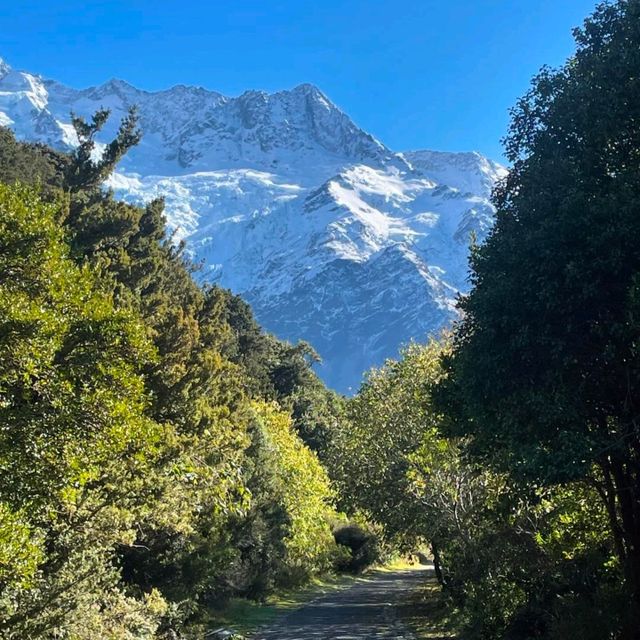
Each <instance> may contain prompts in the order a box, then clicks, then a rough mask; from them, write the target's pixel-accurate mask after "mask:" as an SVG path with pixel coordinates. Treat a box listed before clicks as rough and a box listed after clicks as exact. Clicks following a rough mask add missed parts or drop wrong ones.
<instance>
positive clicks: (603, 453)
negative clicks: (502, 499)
mask: <svg viewBox="0 0 640 640" xmlns="http://www.w3.org/2000/svg"><path fill="white" fill-rule="evenodd" d="M575 38H576V42H577V51H576V54H575V56H573V57H572V58H571V59H570V60H569V61H568V62H567V63H566V64H565V65H564V67H562V68H561V69H559V70H556V71H553V70H550V69H547V68H545V69H543V70H542V71H541V73H540V74H539V75H538V76H537V77H536V78H535V79H534V81H533V84H532V88H531V90H530V91H529V92H528V93H527V94H526V95H525V96H524V98H522V99H521V100H520V101H519V102H518V104H517V106H516V107H515V109H514V110H513V112H512V122H511V127H510V130H509V135H508V136H507V138H506V152H507V156H508V158H509V160H510V161H511V162H512V163H513V167H512V170H511V171H510V173H509V176H508V177H507V179H506V180H505V182H504V183H503V184H502V185H501V186H499V188H498V189H497V190H496V193H495V196H494V198H495V203H496V206H497V216H496V225H495V228H494V230H493V231H492V233H491V234H490V236H489V238H488V240H487V242H486V243H485V244H484V245H483V246H481V247H479V248H477V249H475V250H474V253H473V256H472V261H471V267H472V274H471V281H472V285H473V288H472V291H471V293H470V294H469V296H468V297H466V298H464V299H462V300H461V303H460V308H461V310H462V311H463V313H464V318H463V320H462V321H461V322H460V324H459V325H458V327H457V330H456V333H455V339H454V350H453V354H452V355H451V356H450V357H446V358H445V361H444V366H445V371H446V373H447V376H448V377H447V379H446V380H445V381H444V383H443V384H442V385H441V388H440V391H439V393H438V397H439V402H440V404H439V406H440V409H441V410H442V411H443V412H445V413H447V414H448V415H449V416H450V418H449V432H450V433H452V434H456V435H464V436H469V437H471V439H472V440H471V446H472V450H473V452H474V454H475V455H476V456H477V457H478V459H480V460H483V461H485V462H487V463H489V464H491V465H492V466H493V467H494V468H497V469H499V470H501V471H506V472H508V473H509V474H511V475H512V476H513V477H517V478H520V479H521V480H526V481H530V482H537V483H543V484H552V483H557V482H569V481H571V480H575V479H586V480H587V481H588V482H590V483H592V484H593V485H594V486H595V487H597V490H598V492H599V494H600V495H601V497H602V501H603V505H604V508H606V511H607V514H608V517H609V522H610V529H611V535H612V538H613V539H614V540H615V543H616V549H617V553H618V557H619V561H620V563H621V565H622V566H623V567H624V572H625V576H626V584H627V588H628V593H629V595H630V601H631V603H632V604H631V607H630V609H631V611H630V613H629V622H628V630H627V632H626V637H629V638H637V637H639V636H638V629H640V253H639V252H638V238H640V215H638V202H640V180H639V179H638V176H639V175H640V128H639V125H638V123H639V122H640V83H638V77H639V75H640V2H639V1H638V0H618V1H617V2H613V3H604V4H601V5H600V6H599V7H598V8H597V10H596V11H595V13H594V14H593V15H592V16H591V17H590V18H588V19H587V20H586V21H585V23H584V26H583V28H581V29H577V30H576V31H575Z"/></svg>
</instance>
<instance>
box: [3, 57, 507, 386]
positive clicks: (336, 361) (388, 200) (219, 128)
mask: <svg viewBox="0 0 640 640" xmlns="http://www.w3.org/2000/svg"><path fill="white" fill-rule="evenodd" d="M133 104H135V105H138V107H139V113H140V124H141V128H142V130H143V134H144V136H143V140H142V142H141V144H140V145H139V146H138V147H137V148H136V149H134V150H132V151H131V152H130V153H129V154H128V156H127V157H126V158H125V159H124V160H123V161H122V163H121V164H120V166H119V167H118V172H117V173H116V174H115V175H114V176H113V177H112V178H111V179H110V181H109V186H110V187H111V188H113V189H114V190H115V191H116V192H117V193H118V194H119V195H121V196H122V197H124V198H126V199H129V200H132V201H147V200H150V199H152V198H154V197H157V196H164V197H165V199H166V203H167V215H168V219H169V224H170V226H171V227H172V228H174V229H176V237H178V238H184V239H185V240H186V241H187V246H188V247H189V249H190V251H191V252H192V253H193V255H194V256H195V257H197V258H199V259H203V260H204V263H205V269H204V271H203V275H204V277H205V278H206V279H208V280H209V281H215V282H218V283H220V284H221V285H222V286H225V287H228V288H230V289H231V290H233V291H234V292H236V293H240V294H241V295H242V296H243V297H244V298H245V299H247V300H248V301H249V302H250V303H251V305H252V306H253V309H254V311H255V313H256V316H257V318H258V320H259V321H260V322H261V323H262V324H263V325H264V326H265V327H266V328H267V329H269V330H270V331H272V332H274V333H275V334H276V335H278V336H280V337H282V338H286V339H289V340H291V341H297V340H298V339H304V340H307V341H308V342H310V343H311V344H312V345H313V346H314V348H315V349H316V350H317V351H318V352H319V354H320V356H321V357H322V359H323V364H322V365H321V366H320V368H319V370H318V371H319V373H320V375H321V376H322V377H323V378H324V379H325V380H326V382H327V383H328V384H329V385H330V386H332V387H334V388H336V389H339V390H341V391H348V390H349V388H356V387H357V385H358V384H359V382H360V380H361V376H362V373H363V371H365V370H366V369H368V368H369V367H370V366H372V365H377V364H380V363H381V362H382V361H383V360H384V359H385V358H387V357H392V356H395V355H396V354H397V350H398V347H399V346H400V345H401V344H403V343H406V342H407V341H409V340H410V339H412V338H416V339H424V338H425V337H426V335H427V334H428V333H430V332H437V331H438V330H439V329H440V328H441V327H442V326H443V325H445V324H447V323H448V322H450V321H451V320H452V319H453V318H454V317H455V309H454V300H455V297H456V295H457V294H458V293H459V292H461V291H464V290H465V289H466V287H467V282H466V273H467V254H468V245H469V239H470V236H471V234H472V233H473V234H475V235H476V236H477V237H479V238H482V237H483V236H484V235H485V234H486V232H487V231H488V230H489V228H490V227H491V224H492V220H493V209H492V206H491V204H490V202H489V195H490V191H491V188H492V186H493V184H494V182H495V181H496V179H498V178H500V177H501V176H502V175H504V173H505V169H504V168H502V167H501V166H500V165H498V164H496V163H494V162H492V161H490V160H488V159H486V158H484V157H482V156H481V155H479V154H477V153H445V152H435V151H410V152H405V153H396V152H394V151H391V150H390V149H388V148H387V147H386V146H385V145H384V144H382V143H381V142H379V141H378V140H376V139H375V138H374V137H373V136H371V135H370V134H368V133H366V132H365V131H363V130H362V129H360V128H359V127H358V126H357V125H356V124H354V123H353V121H352V120H351V119H350V118H349V117H348V116H347V115H346V114H344V113H343V112H342V111H340V109H338V108H337V107H336V106H335V105H334V104H333V103H332V102H331V101H330V100H329V99H328V98H327V97H326V96H325V95H324V94H323V93H322V92H321V91H319V90H318V89H317V88H316V87H314V86H312V85H308V84H304V85H300V86H298V87H296V88H294V89H292V90H290V91H281V92H278V93H273V94H267V93H265V92H261V91H247V92H246V93H243V94H242V95H241V96H239V97H237V98H230V97H226V96H223V95H221V94H219V93H215V92H212V91H208V90H205V89H202V88H198V87H186V86H182V85H180V86H176V87H173V88H171V89H168V90H166V91H159V92H154V93H151V92H147V91H142V90H139V89H136V88H135V87H133V86H131V85H129V84H127V83H126V82H123V81H121V80H110V81H109V82H107V83H105V84H103V85H100V86H98V87H92V88H89V89H84V90H76V89H72V88H69V87H66V86H64V85H62V84H60V83H58V82H55V81H53V80H47V79H44V78H42V77H40V76H37V75H33V74H30V73H26V72H19V71H15V70H12V69H11V68H10V67H9V66H8V65H7V64H5V63H4V62H2V61H1V60H0V125H4V126H8V127H11V128H12V129H13V130H14V131H15V132H16V135H17V136H18V137H19V138H21V139H25V140H32V141H35V140H37V141H41V142H45V143H47V144H49V145H52V146H54V147H57V148H70V147H72V146H73V145H74V144H76V143H77V140H76V138H75V134H74V132H73V128H72V127H71V125H70V113H71V111H73V112H75V113H78V114H81V115H85V116H88V115H91V114H92V113H93V112H95V111H96V110H97V109H98V108H100V107H107V108H109V109H111V111H112V114H113V117H112V119H111V121H110V124H109V127H107V128H106V130H105V132H104V135H103V137H102V140H105V141H106V140H108V139H110V138H111V136H113V134H114V133H115V130H116V128H117V125H118V123H119V120H120V117H121V116H123V115H124V114H125V113H126V110H127V109H128V107H129V106H130V105H133Z"/></svg>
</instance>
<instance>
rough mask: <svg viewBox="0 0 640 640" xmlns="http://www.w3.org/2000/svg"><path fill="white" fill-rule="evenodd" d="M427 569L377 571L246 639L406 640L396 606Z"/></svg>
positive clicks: (405, 633)
mask: <svg viewBox="0 0 640 640" xmlns="http://www.w3.org/2000/svg"><path fill="white" fill-rule="evenodd" d="M425 569H426V568H417V569H410V570H404V571H377V572H374V573H372V574H370V575H368V576H366V577H364V578H362V579H360V580H358V581H357V582H356V583H355V584H354V585H353V586H351V587H349V588H348V589H344V590H342V591H336V592H334V593H332V594H329V595H326V596H323V597H321V598H318V599H317V600H314V601H313V602H310V603H309V604H307V605H305V606H304V607H302V608H300V609H297V610H296V611H293V612H292V613H290V614H288V615H286V616H284V617H283V618H281V619H280V620H277V621H276V622H274V623H272V624H271V625H270V626H269V627H267V628H265V629H262V630H260V631H259V632H257V633H255V634H254V635H253V636H251V638H252V640H380V639H384V640H410V639H411V638H412V635H411V633H410V632H409V631H408V630H407V629H405V628H404V626H403V625H402V623H401V622H400V621H399V620H398V619H397V617H396V612H395V605H397V604H401V603H402V602H403V601H404V600H406V599H407V598H408V597H409V595H410V594H411V592H413V591H414V590H415V589H417V588H418V587H419V586H420V584H422V583H424V581H425V579H426V578H427V572H426V571H425Z"/></svg>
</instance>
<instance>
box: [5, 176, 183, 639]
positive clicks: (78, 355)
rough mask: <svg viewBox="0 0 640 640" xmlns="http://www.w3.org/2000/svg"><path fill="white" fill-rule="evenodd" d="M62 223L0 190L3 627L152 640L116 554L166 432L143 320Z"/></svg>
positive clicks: (145, 499)
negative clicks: (101, 281) (152, 410)
mask: <svg viewBox="0 0 640 640" xmlns="http://www.w3.org/2000/svg"><path fill="white" fill-rule="evenodd" d="M57 218H58V212H57V211H56V208H55V207H54V206H53V205H45V204H44V203H42V201H41V200H40V199H39V197H38V195H37V193H36V192H35V191H34V190H32V189H29V188H25V187H7V186H5V185H0V318H1V320H0V496H1V502H0V634H2V636H3V637H7V638H23V637H51V634H54V633H64V634H68V635H69V637H74V638H78V639H81V638H90V637H97V636H103V637H104V636H105V635H108V631H107V630H108V629H110V630H111V631H112V632H113V634H114V636H115V635H117V634H121V637H126V636H125V634H126V633H128V632H129V631H130V630H132V629H134V628H138V629H139V630H140V636H139V637H142V638H150V637H152V634H153V632H154V630H155V628H156V627H157V622H158V620H157V616H156V615H155V614H153V613H152V612H150V611H148V612H147V613H149V616H147V615H146V614H145V610H146V608H147V607H146V605H145V604H144V602H143V601H137V600H135V599H131V598H129V597H128V596H127V595H126V594H125V593H124V591H123V590H121V589H120V588H119V585H118V571H117V569H116V568H115V566H114V564H113V563H114V557H115V554H114V549H115V548H116V547H117V546H118V545H127V544H130V543H131V541H132V540H133V539H134V536H135V531H134V524H135V522H136V520H138V519H139V518H140V515H141V513H142V512H143V511H144V510H145V509H146V508H148V506H149V505H151V504H153V497H152V496H153V493H154V490H155V484H156V482H155V475H154V469H155V468H156V465H157V462H158V460H159V459H161V458H162V456H163V455H164V452H165V446H166V443H167V442H170V441H171V440H172V429H171V428H170V426H168V425H160V424H158V423H157V422H155V421H153V420H152V419H150V418H149V417H148V415H147V406H148V400H147V394H146V392H145V388H144V378H143V376H142V368H143V367H144V365H145V363H148V362H150V361H152V360H153V359H154V357H155V354H154V350H153V347H152V345H151V344H150V343H149V341H148V340H147V338H146V336H145V331H144V327H143V326H142V324H141V323H140V322H139V319H138V318H137V317H136V316H135V314H131V313H129V312H127V311H125V310H117V309H115V307H114V305H113V302H112V300H111V298H110V296H109V295H107V294H105V293H103V292H101V291H100V290H99V288H98V287H96V282H95V279H94V276H93V274H92V273H91V271H90V270H89V269H87V268H81V267H78V266H77V265H75V264H74V262H73V260H71V258H70V256H69V250H68V246H67V245H66V244H65V242H64V239H63V233H62V230H61V228H60V226H59V224H58V222H57ZM152 600H153V602H154V605H153V606H155V605H156V604H157V605H158V607H159V609H156V613H157V612H158V611H161V610H162V609H163V606H164V604H163V603H164V601H163V600H162V598H155V596H153V598H152ZM150 602H151V601H150ZM112 615H113V616H114V617H111V616H112ZM143 628H144V631H143Z"/></svg>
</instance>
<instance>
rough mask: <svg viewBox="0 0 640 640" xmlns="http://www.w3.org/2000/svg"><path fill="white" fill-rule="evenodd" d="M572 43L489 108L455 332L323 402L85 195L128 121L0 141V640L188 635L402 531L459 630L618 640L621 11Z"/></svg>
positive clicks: (627, 345) (120, 214) (639, 523)
mask: <svg viewBox="0 0 640 640" xmlns="http://www.w3.org/2000/svg"><path fill="white" fill-rule="evenodd" d="M575 36H576V41H577V52H576V54H575V56H573V57H572V58H571V59H570V60H569V61H568V62H567V63H566V64H565V66H563V67H562V68H561V69H558V70H551V69H543V71H542V72H541V73H540V74H539V75H538V77H536V78H535V79H534V81H533V83H532V87H531V90H530V91H529V92H528V94H527V95H526V96H525V97H524V98H523V99H522V100H521V101H520V102H519V103H518V105H517V106H516V107H515V109H514V110H513V114H512V124H511V128H510V131H509V134H508V136H507V138H506V151H507V155H508V158H509V160H510V162H511V163H512V169H511V171H510V173H509V176H508V177H507V178H506V179H505V181H504V182H503V183H502V184H500V185H499V186H498V188H497V189H496V191H495V194H494V201H495V204H496V208H497V219H496V225H495V228H494V229H493V231H492V232H491V233H490V235H489V237H488V239H487V241H486V242H485V243H484V244H483V245H481V246H474V247H473V251H472V259H471V279H472V290H471V293H470V294H469V295H468V296H466V297H464V298H462V299H461V300H460V308H461V310H462V311H463V315H462V319H461V320H460V322H459V323H458V324H457V325H456V326H455V327H454V329H453V331H452V333H451V334H450V335H446V336H443V337H442V339H441V340H435V339H432V340H431V341H429V342H428V343H427V344H424V345H419V344H412V345H409V346H408V347H407V348H406V349H405V350H404V351H403V353H402V357H401V358H400V359H399V360H398V361H389V362H387V363H386V364H385V365H384V366H383V367H382V368H380V369H379V370H374V371H371V372H370V373H369V374H368V376H367V377H366V379H365V382H364V383H363V385H362V387H361V389H360V391H359V393H358V394H357V395H356V397H354V398H352V399H349V400H346V399H344V398H340V397H338V396H336V395H335V394H333V393H332V392H330V391H329V390H327V389H326V388H325V387H324V386H323V385H322V383H321V382H320V381H319V380H318V378H317V377H316V375H315V374H314V372H313V370H312V364H313V362H314V361H315V359H316V356H315V354H314V352H313V350H312V348H311V347H310V346H309V345H307V344H305V343H299V344H297V345H290V344H286V343H283V342H281V341H279V340H277V339H276V338H274V337H273V336H270V335H268V334H266V333H264V332H263V331H262V330H261V329H260V327H259V326H258V324H257V323H256V321H255V319H254V318H253V316H252V314H251V311H250V309H249V307H248V306H247V305H246V304H245V303H244V302H243V301H242V300H241V299H240V298H238V297H236V296H234V295H232V294H231V293H230V292H228V291H225V290H222V289H219V288H217V287H210V286H203V285H201V284H198V279H197V273H196V271H197V270H196V268H195V267H194V265H192V264H191V263H190V261H189V259H188V257H187V255H186V253H185V248H184V247H183V246H180V245H179V246H176V245H175V244H173V243H172V242H171V241H170V238H167V236H166V232H165V221H164V217H163V203H162V202H161V201H155V202H152V203H150V204H148V205H147V206H144V207H138V206H134V205H131V204H126V203H124V202H120V201H117V200H116V199H115V198H114V197H113V195H112V194H110V193H108V192H105V191H104V190H103V189H102V188H101V184H102V183H103V181H104V178H105V177H106V176H107V175H108V174H109V172H110V171H112V170H113V168H114V166H115V164H116V163H117V162H118V161H119V159H120V158H121V157H122V156H123V154H125V153H126V152H127V150H128V149H129V148H130V147H131V146H132V145H135V144H136V143H137V142H138V140H139V137H140V134H139V132H138V130H137V124H136V114H135V112H131V113H130V114H129V116H128V117H127V118H125V120H124V121H123V122H122V125H121V128H120V130H119V133H118V135H117V137H116V138H115V139H114V140H113V141H112V143H111V144H109V145H108V146H107V148H106V151H105V153H104V154H103V156H102V158H101V159H100V160H99V161H94V160H92V157H94V154H93V151H94V138H95V136H96V134H97V133H98V131H99V130H100V129H101V127H102V126H103V125H104V123H105V121H106V119H107V117H108V113H107V112H106V111H101V112H99V113H97V114H95V116H94V118H93V119H92V121H91V122H86V121H84V120H82V119H80V118H74V126H75V128H76V131H77V133H78V137H79V140H80V142H81V144H80V146H79V147H78V149H77V150H76V151H75V152H74V153H73V154H63V153H59V152H56V151H53V150H51V149H47V148H46V147H43V146H39V145H29V144H24V143H19V142H17V141H16V140H15V139H14V137H13V135H12V134H11V133H10V132H9V131H7V130H4V129H0V311H1V313H0V636H1V637H3V638H7V640H15V639H23V638H33V639H48V638H50V639H53V638H66V639H68V640H83V639H86V640H89V639H93V638H113V639H114V640H117V639H125V638H131V639H133V638H136V639H144V638H148V639H151V638H157V639H162V638H164V639H169V638H173V639H175V638H179V637H183V635H184V634H185V633H186V634H187V637H198V636H197V634H198V632H199V631H202V630H203V629H204V628H205V625H206V623H207V615H208V612H210V611H211V610H213V609H214V608H215V607H217V606H219V605H220V603H222V602H224V601H225V599H227V598H229V597H231V596H244V597H250V598H256V599H260V598H263V597H264V596H265V595H266V594H268V593H270V592H271V591H272V590H273V589H274V588H277V587H278V586H282V585H293V584H299V583H302V582H304V581H305V580H307V579H308V578H309V577H310V576H311V575H313V574H316V573H319V572H323V571H326V570H328V569H331V568H335V567H349V568H352V569H353V568H362V567H363V566H366V565H367V564H369V563H371V562H372V561H374V560H375V559H376V558H378V557H379V555H380V553H382V552H383V551H384V550H400V551H403V550H404V551H408V550H414V549H416V548H417V547H420V546H421V545H428V546H429V547H430V550H431V553H432V556H433V560H434V565H435V570H436V576H437V579H438V581H439V583H440V585H441V586H442V590H443V593H444V594H445V596H446V597H447V598H448V600H449V602H450V603H451V605H452V606H455V607H456V608H458V609H459V611H460V614H461V617H462V619H463V621H464V624H465V627H466V628H465V637H467V638H469V639H471V640H473V639H478V640H480V639H483V640H485V639H486V640H493V639H499V638H504V639H511V640H525V639H533V638H538V639H543V640H560V639H566V638H580V639H582V640H602V639H605V638H611V639H616V638H617V639H623V640H633V639H637V638H640V418H639V416H640V386H639V385H640V252H638V240H639V239H640V215H639V213H640V209H639V205H638V203H639V202H640V80H639V79H640V0H617V1H616V2H610V3H605V4H603V5H601V6H600V7H599V8H598V9H597V10H596V12H595V13H594V15H593V16H591V17H590V18H589V19H587V21H586V22H585V25H584V27H583V28H582V29H579V30H576V32H575ZM337 509H339V510H340V511H341V512H344V513H346V514H347V515H348V516H349V517H350V519H351V520H350V521H347V520H346V518H345V516H342V515H340V514H339V513H338V511H337ZM332 534H333V535H332ZM335 540H338V541H339V542H340V543H341V544H336V542H335ZM348 549H349V550H350V552H351V553H348V552H347V550H348ZM193 634H195V635H193Z"/></svg>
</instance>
